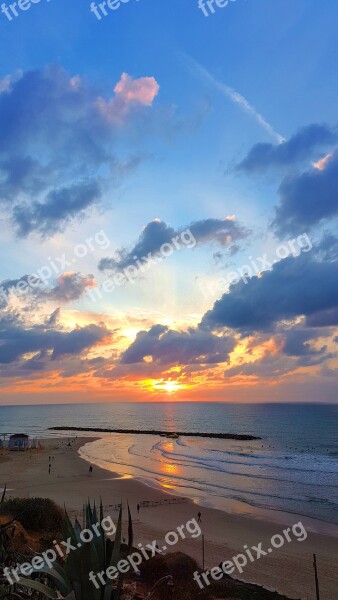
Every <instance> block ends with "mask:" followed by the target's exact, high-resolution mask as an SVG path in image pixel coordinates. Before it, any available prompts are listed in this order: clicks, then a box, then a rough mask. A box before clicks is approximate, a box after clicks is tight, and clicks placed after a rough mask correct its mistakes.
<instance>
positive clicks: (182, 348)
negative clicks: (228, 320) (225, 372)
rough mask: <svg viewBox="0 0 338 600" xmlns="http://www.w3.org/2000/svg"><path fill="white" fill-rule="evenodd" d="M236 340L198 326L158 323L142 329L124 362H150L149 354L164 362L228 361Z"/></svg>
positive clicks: (161, 362) (126, 353) (153, 359)
mask: <svg viewBox="0 0 338 600" xmlns="http://www.w3.org/2000/svg"><path fill="white" fill-rule="evenodd" d="M234 346H235V341H234V339H233V338H232V337H231V336H223V337H218V336H215V335H213V334H211V333H210V332H207V331H201V330H198V329H192V328H190V329H188V331H174V330H172V329H169V327H166V326H164V325H154V326H153V327H151V329H149V331H140V332H139V333H138V334H137V337H136V340H135V341H134V342H133V343H132V344H131V345H130V346H129V348H128V349H127V350H126V351H125V352H124V353H123V354H122V356H121V363H122V364H135V363H143V362H146V361H145V359H146V358H147V357H151V359H152V361H153V362H154V363H155V364H156V363H157V364H160V365H171V364H182V365H187V364H209V365H210V364H216V363H222V362H226V360H227V359H228V355H229V353H230V352H231V351H232V350H233V348H234Z"/></svg>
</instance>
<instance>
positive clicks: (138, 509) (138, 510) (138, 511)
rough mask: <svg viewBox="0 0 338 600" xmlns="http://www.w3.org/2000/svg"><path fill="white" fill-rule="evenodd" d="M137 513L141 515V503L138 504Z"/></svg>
mask: <svg viewBox="0 0 338 600" xmlns="http://www.w3.org/2000/svg"><path fill="white" fill-rule="evenodd" d="M137 514H138V515H139V516H140V505H139V504H138V505H137Z"/></svg>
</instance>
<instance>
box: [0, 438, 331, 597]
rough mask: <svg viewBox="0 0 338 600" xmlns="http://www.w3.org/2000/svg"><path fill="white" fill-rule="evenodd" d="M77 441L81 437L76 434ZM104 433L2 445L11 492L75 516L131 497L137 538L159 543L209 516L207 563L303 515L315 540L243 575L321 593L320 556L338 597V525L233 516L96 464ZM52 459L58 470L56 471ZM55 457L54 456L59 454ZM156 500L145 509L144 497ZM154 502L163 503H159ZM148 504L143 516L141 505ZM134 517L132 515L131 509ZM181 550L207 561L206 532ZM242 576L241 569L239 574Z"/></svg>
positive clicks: (300, 593)
mask: <svg viewBox="0 0 338 600" xmlns="http://www.w3.org/2000/svg"><path fill="white" fill-rule="evenodd" d="M72 439H74V438H72ZM97 439H98V438H88V437H85V438H77V439H74V441H73V442H72V443H71V445H70V446H68V445H67V444H68V440H67V438H64V437H63V438H55V439H48V440H45V441H44V442H43V444H44V449H43V450H41V451H31V452H29V451H28V452H25V453H8V452H7V451H6V450H4V451H2V455H1V459H0V474H1V478H0V487H3V486H4V485H5V484H7V487H8V488H9V489H10V490H11V491H10V492H9V496H11V495H13V496H20V497H44V498H50V499H52V500H54V501H55V502H56V503H57V504H59V505H60V506H63V505H64V504H65V505H66V508H67V511H68V512H69V514H70V515H71V516H72V517H75V516H77V517H78V518H79V520H81V519H82V506H83V503H84V502H86V500H87V499H88V498H90V499H91V501H94V500H96V502H97V503H98V502H99V500H100V497H102V501H103V505H104V507H105V512H106V513H108V514H111V516H112V517H113V518H114V519H116V518H117V514H118V513H117V505H118V504H119V503H120V502H121V500H122V503H123V505H124V506H126V503H127V502H129V505H130V508H131V512H132V517H133V522H134V532H135V542H137V543H143V544H146V543H151V542H152V541H153V540H157V541H158V543H159V546H160V547H161V540H163V538H164V535H165V533H166V532H167V531H174V530H176V529H177V527H178V526H180V525H183V524H185V523H187V522H188V521H189V520H191V519H193V518H197V514H198V512H201V514H202V524H201V527H202V530H203V533H204V536H205V567H206V569H210V568H211V567H214V566H218V565H219V563H220V562H223V561H225V560H231V558H232V557H233V556H234V555H236V554H238V553H240V552H243V546H244V545H247V546H248V547H251V546H257V544H258V543H260V542H262V544H263V547H264V548H266V547H268V546H269V545H271V544H270V540H271V538H272V537H273V536H274V535H276V534H279V533H282V531H283V529H285V525H286V526H287V525H288V526H289V527H292V525H294V524H295V523H298V522H299V521H301V522H302V523H303V524H304V526H305V527H306V529H307V531H308V536H307V539H306V540H304V541H299V540H297V539H293V540H292V541H291V542H290V543H286V544H284V546H283V547H282V548H280V549H274V550H273V552H272V553H271V554H269V555H268V556H262V557H261V558H260V559H258V560H255V561H254V562H252V563H251V562H248V565H247V566H246V567H245V568H244V570H243V573H242V574H241V575H240V576H239V575H238V578H240V579H243V580H244V581H248V582H252V583H257V584H259V585H263V586H265V587H267V588H269V589H274V590H277V591H278V592H280V593H283V594H285V595H286V596H288V597H290V598H295V599H296V598H299V599H304V600H305V599H307V600H310V599H312V598H314V594H315V592H314V575H313V567H312V561H313V554H314V553H316V555H317V562H318V571H319V579H320V589H321V599H322V600H334V599H335V598H336V594H337V589H338V573H337V569H336V560H337V551H338V531H337V527H336V526H334V525H332V535H323V534H320V533H315V532H314V531H313V527H312V524H311V520H308V519H306V518H302V517H300V516H296V515H292V514H290V515H288V517H287V518H288V519H289V522H288V523H286V522H285V516H284V518H283V519H282V520H281V522H278V520H279V519H278V517H277V518H276V520H274V521H275V522H273V521H272V520H270V521H269V520H267V519H266V520H263V519H261V518H252V517H249V516H247V515H243V516H242V515H239V514H229V513H226V512H224V511H221V510H217V509H214V508H205V507H199V506H198V504H196V503H193V502H192V501H191V500H185V501H183V500H182V499H181V498H179V497H178V498H176V500H175V496H174V495H173V494H167V493H165V492H164V491H161V490H158V489H154V488H152V487H150V486H148V485H145V483H144V482H141V481H139V480H138V479H136V478H133V477H130V476H121V475H118V474H114V473H112V472H110V471H108V470H105V469H102V468H99V467H97V466H95V465H94V467H93V472H92V473H89V464H88V462H87V461H85V460H83V459H82V458H81V457H80V456H79V450H80V448H81V447H83V446H84V444H88V442H91V441H95V440H97ZM49 457H51V464H52V468H51V472H50V474H49V469H48V465H49ZM53 457H54V458H53ZM147 502H148V503H149V504H150V505H149V506H148V507H144V506H143V505H142V504H143V503H147ZM153 503H157V505H155V506H153V505H152V504H153ZM138 504H141V509H140V514H139V515H138V513H137V505H138ZM125 515H126V513H125ZM176 550H180V551H182V552H185V553H186V554H189V555H191V556H193V557H194V558H196V559H197V560H198V562H199V564H202V541H201V538H200V537H199V538H195V539H193V538H191V537H187V538H186V539H185V540H180V541H179V542H178V543H177V545H175V546H174V547H173V548H172V551H176ZM234 576H235V574H234Z"/></svg>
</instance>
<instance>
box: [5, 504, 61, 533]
mask: <svg viewBox="0 0 338 600" xmlns="http://www.w3.org/2000/svg"><path fill="white" fill-rule="evenodd" d="M0 514H3V515H11V516H13V517H16V518H17V520H18V521H19V523H21V525H22V526H23V527H24V528H25V529H27V530H28V531H36V532H43V533H50V532H53V533H54V532H56V531H61V528H62V523H63V520H64V513H63V511H62V510H61V508H59V506H57V505H56V504H55V503H54V502H53V501H52V500H49V499H48V498H9V499H8V500H5V501H4V502H3V504H2V505H1V507H0Z"/></svg>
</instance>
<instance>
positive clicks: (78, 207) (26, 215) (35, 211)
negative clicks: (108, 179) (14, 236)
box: [13, 181, 102, 237]
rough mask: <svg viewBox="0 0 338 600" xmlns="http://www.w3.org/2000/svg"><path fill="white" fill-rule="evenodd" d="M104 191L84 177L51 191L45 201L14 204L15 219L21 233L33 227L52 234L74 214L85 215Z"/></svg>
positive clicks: (29, 231)
mask: <svg viewBox="0 0 338 600" xmlns="http://www.w3.org/2000/svg"><path fill="white" fill-rule="evenodd" d="M101 195H102V192H101V187H100V184H99V183H98V182H97V181H82V182H79V183H76V184H73V185H70V186H68V187H63V188H60V189H54V190H52V191H51V192H49V193H48V194H47V196H46V198H45V200H44V202H43V203H40V202H35V203H33V204H32V205H31V206H30V205H20V206H15V207H14V209H13V221H14V224H15V226H16V231H17V233H18V235H19V236H20V237H26V236H27V235H29V234H30V233H32V232H33V231H39V232H40V233H41V234H42V235H51V234H53V233H57V232H58V231H59V230H60V224H61V223H62V224H63V225H65V224H66V223H67V222H68V221H70V220H71V219H72V218H73V217H81V215H82V216H84V214H85V213H84V211H85V210H86V209H87V208H89V207H90V206H92V205H93V204H96V203H97V202H98V201H99V200H100V198H101Z"/></svg>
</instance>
